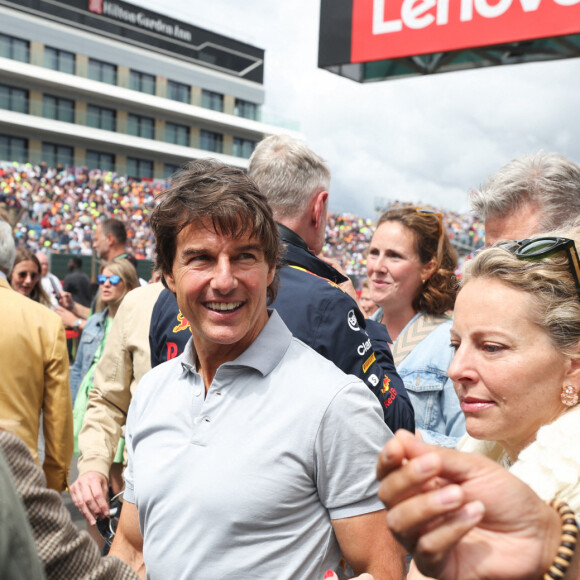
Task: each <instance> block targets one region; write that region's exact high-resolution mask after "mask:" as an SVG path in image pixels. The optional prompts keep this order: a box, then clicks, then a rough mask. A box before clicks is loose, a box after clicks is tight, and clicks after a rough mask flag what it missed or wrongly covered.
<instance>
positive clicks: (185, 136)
mask: <svg viewBox="0 0 580 580" xmlns="http://www.w3.org/2000/svg"><path fill="white" fill-rule="evenodd" d="M165 141H166V142H167V143H175V145H183V146H185V147H189V127H186V126H185V125H176V124H175V123H165Z"/></svg>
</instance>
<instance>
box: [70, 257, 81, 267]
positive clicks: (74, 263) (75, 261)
mask: <svg viewBox="0 0 580 580" xmlns="http://www.w3.org/2000/svg"><path fill="white" fill-rule="evenodd" d="M82 267H83V259H82V258H81V257H80V256H71V257H70V259H69V261H68V269H69V270H80V269H81V268H82Z"/></svg>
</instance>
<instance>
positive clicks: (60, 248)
mask: <svg viewBox="0 0 580 580" xmlns="http://www.w3.org/2000/svg"><path fill="white" fill-rule="evenodd" d="M166 186H167V182H165V181H136V180H132V179H128V178H127V177H125V176H120V175H117V174H116V173H112V172H106V171H100V170H96V169H92V170H88V169H87V168H85V167H77V168H74V169H71V168H63V167H58V168H49V167H46V166H45V165H40V166H33V165H31V164H24V165H22V164H21V165H19V164H8V163H4V164H0V207H4V208H5V209H6V210H7V211H8V212H9V214H11V215H12V217H13V220H14V223H15V224H16V225H15V236H16V239H17V244H18V245H19V246H20V247H26V248H30V249H31V250H33V251H38V250H44V251H47V252H57V253H67V254H68V253H70V254H80V255H86V256H90V255H91V253H92V248H91V244H92V236H93V231H94V228H95V227H96V224H97V222H98V221H99V219H101V218H107V217H114V218H116V219H120V220H121V221H123V223H124V224H125V227H126V228H127V235H128V248H129V251H130V252H131V253H132V254H133V255H134V256H135V257H136V258H137V259H147V260H151V259H153V255H154V250H155V246H154V241H153V235H152V233H151V229H150V228H149V225H148V221H147V216H148V214H149V212H150V211H151V209H152V208H153V205H154V203H155V196H156V195H157V194H158V193H159V192H160V191H162V190H163V189H165V188H166ZM395 204H397V205H402V204H401V202H393V205H395ZM389 207H391V206H387V207H385V208H384V211H386V210H388V209H389ZM423 207H429V208H430V209H433V210H436V211H440V212H441V213H442V214H443V223H444V224H445V226H446V228H447V231H448V233H449V237H450V238H451V240H452V243H454V245H455V246H456V247H457V248H458V249H459V254H460V256H462V255H463V256H466V255H467V254H469V252H471V251H473V250H475V249H477V248H478V247H480V246H481V245H483V235H484V233H483V223H482V222H481V221H479V220H477V219H476V218H475V217H474V216H473V215H471V214H468V213H465V214H461V213H458V212H454V211H447V210H442V209H441V208H435V207H431V206H423ZM381 213H382V212H381ZM374 224H375V222H374V220H372V219H368V218H362V217H359V216H355V215H350V214H343V215H338V214H331V215H330V216H329V220H328V226H327V233H326V243H325V246H324V248H323V254H324V255H325V256H327V257H329V258H333V259H335V260H337V261H338V262H339V264H340V265H341V266H342V267H343V269H344V270H345V271H346V273H347V274H348V275H349V276H351V277H353V278H354V279H355V280H356V281H357V282H361V281H362V279H363V278H364V277H365V275H366V258H365V251H366V248H367V246H368V243H369V241H370V239H371V236H372V233H373V231H374Z"/></svg>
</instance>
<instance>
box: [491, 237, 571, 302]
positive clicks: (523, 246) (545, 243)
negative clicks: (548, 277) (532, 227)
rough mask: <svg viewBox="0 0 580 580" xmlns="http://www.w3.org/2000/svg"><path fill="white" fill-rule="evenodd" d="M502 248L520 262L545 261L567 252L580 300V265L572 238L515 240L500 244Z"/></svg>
mask: <svg viewBox="0 0 580 580" xmlns="http://www.w3.org/2000/svg"><path fill="white" fill-rule="evenodd" d="M498 246H499V247H500V248H504V249H506V250H508V251H510V252H511V253H512V254H513V255H514V256H515V257H516V258H518V259H520V260H527V261H530V262H534V261H536V260H543V259H544V258H548V257H550V256H553V255H554V254H559V253H560V252H566V256H567V257H568V267H569V268H570V272H571V273H572V276H573V277H574V284H575V285H576V292H577V293H578V297H579V298H580V263H579V260H578V252H577V251H576V244H575V243H574V240H571V239H570V238H559V237H556V236H545V237H542V238H535V239H532V240H530V239H526V240H514V241H508V242H503V243H499V244H498Z"/></svg>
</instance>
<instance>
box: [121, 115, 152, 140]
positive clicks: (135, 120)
mask: <svg viewBox="0 0 580 580" xmlns="http://www.w3.org/2000/svg"><path fill="white" fill-rule="evenodd" d="M127 133H129V135H135V137H143V138H144V139H154V138H155V120H154V119H152V118H151V117H142V116H141V115H133V114H132V113H129V122H128V124H127Z"/></svg>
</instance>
